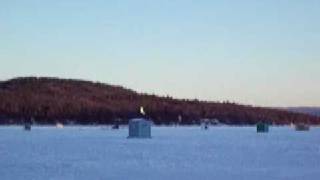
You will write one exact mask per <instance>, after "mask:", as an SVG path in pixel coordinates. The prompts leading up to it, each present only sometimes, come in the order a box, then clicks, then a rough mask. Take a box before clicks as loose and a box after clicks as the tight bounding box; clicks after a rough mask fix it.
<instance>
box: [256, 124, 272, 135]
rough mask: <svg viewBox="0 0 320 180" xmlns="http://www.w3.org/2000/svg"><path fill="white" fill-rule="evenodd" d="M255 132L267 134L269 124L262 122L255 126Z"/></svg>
mask: <svg viewBox="0 0 320 180" xmlns="http://www.w3.org/2000/svg"><path fill="white" fill-rule="evenodd" d="M257 132H258V133H267V132H269V124H268V123H264V122H259V123H258V124H257Z"/></svg>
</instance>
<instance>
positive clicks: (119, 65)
mask: <svg viewBox="0 0 320 180" xmlns="http://www.w3.org/2000/svg"><path fill="white" fill-rule="evenodd" d="M319 19H320V1H319V0H307V1H305V0H241V1H238V0H215V1H213V0H159V1H154V0H108V1H105V0H90V1H88V0H54V1H52V0H0V80H7V79H11V78H14V77H21V76H49V77H59V78H74V79H85V80H91V81H99V82H103V83H108V84H114V85H122V86H125V87H127V88H130V89H134V90H136V91H138V92H145V93H152V94H158V95H170V96H173V97H176V98H189V99H195V98H197V99H200V100H209V101H231V102H236V103H243V104H250V105H258V106H320V93H319V92H320V23H319Z"/></svg>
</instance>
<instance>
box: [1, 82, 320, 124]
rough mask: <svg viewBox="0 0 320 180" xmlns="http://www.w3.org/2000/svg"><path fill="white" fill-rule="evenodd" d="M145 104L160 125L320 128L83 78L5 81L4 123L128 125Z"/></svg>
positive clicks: (293, 118)
mask: <svg viewBox="0 0 320 180" xmlns="http://www.w3.org/2000/svg"><path fill="white" fill-rule="evenodd" d="M141 106H143V107H144V110H145V111H146V114H147V117H148V118H151V119H152V120H153V121H154V122H155V123H156V124H172V123H177V122H178V121H181V123H182V124H192V123H199V122H200V119H203V118H209V119H218V120H219V121H220V122H221V123H226V124H238V125H242V124H255V123H257V122H258V121H266V122H269V123H273V124H290V123H292V122H308V123H312V124H320V118H319V117H315V116H311V115H306V114H301V113H296V112H288V111H286V110H279V109H271V108H262V107H252V106H246V105H240V104H235V103H228V102H224V103H220V102H206V101H198V100H186V99H185V100H178V99H174V98H172V97H159V96H156V95H148V94H142V93H137V92H135V91H133V90H130V89H126V88H123V87H121V86H113V85H108V84H103V83H95V82H90V81H83V80H73V79H58V78H47V77H22V78H15V79H11V80H8V81H2V82H0V123H1V124H19V123H23V122H24V121H25V120H26V119H31V118H33V119H34V120H33V121H34V122H35V123H39V124H54V123H56V122H62V123H75V124H111V123H113V122H114V120H115V119H119V120H120V121H121V123H127V121H128V119H130V118H135V117H140V116H141V114H140V113H139V110H140V107H141Z"/></svg>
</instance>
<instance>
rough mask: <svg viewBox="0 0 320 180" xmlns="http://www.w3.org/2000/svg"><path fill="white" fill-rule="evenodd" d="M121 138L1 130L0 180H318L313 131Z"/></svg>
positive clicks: (165, 132)
mask: <svg viewBox="0 0 320 180" xmlns="http://www.w3.org/2000/svg"><path fill="white" fill-rule="evenodd" d="M127 135H128V131H127V129H126V128H122V129H120V130H111V129H105V128H101V127H67V128H64V129H57V128H55V127H33V129H32V131H30V132H26V131H23V130H22V127H17V126H11V127H8V126H6V127H0V177H1V178H0V179H1V180H13V179H14V180H19V179H21V180H22V179H23V180H26V179H35V180H43V179H46V180H49V179H52V180H58V179H68V180H69V179H77V180H79V179H86V180H87V179H92V180H95V179H106V180H113V179H115V180H118V179H119V180H125V179H137V180H141V179H148V180H149V179H159V180H163V179H176V180H181V179H190V180H195V179H208V180H209V179H218V180H224V179H227V180H234V179H236V180H250V179H252V180H271V179H272V180H275V179H276V180H286V179H287V180H301V179H304V180H318V179H319V178H320V128H312V129H311V130H310V131H309V132H296V131H294V130H293V129H291V128H289V127H271V129H270V132H269V133H267V134H257V133H256V130H255V127H210V129H209V130H208V131H204V130H201V129H200V127H152V136H153V138H152V139H127V138H126V137H127Z"/></svg>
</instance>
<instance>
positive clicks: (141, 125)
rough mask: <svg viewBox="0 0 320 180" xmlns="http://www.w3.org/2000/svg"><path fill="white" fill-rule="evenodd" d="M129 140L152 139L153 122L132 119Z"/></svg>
mask: <svg viewBox="0 0 320 180" xmlns="http://www.w3.org/2000/svg"><path fill="white" fill-rule="evenodd" d="M128 138H151V121H149V120H147V119H143V118H137V119H131V120H130V121H129V136H128Z"/></svg>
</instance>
